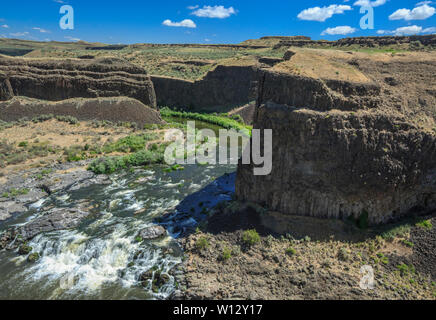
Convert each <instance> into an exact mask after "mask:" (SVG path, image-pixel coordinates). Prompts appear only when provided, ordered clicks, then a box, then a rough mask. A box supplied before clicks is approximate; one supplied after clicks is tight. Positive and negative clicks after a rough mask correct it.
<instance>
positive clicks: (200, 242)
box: [195, 236, 210, 251]
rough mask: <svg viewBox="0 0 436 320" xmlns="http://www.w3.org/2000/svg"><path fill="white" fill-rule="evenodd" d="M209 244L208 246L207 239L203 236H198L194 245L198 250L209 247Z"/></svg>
mask: <svg viewBox="0 0 436 320" xmlns="http://www.w3.org/2000/svg"><path fill="white" fill-rule="evenodd" d="M209 246H210V244H209V241H208V240H207V238H206V237H205V236H201V237H200V238H198V240H197V242H196V243H195V247H196V248H197V250H199V251H202V250H205V249H207V248H209Z"/></svg>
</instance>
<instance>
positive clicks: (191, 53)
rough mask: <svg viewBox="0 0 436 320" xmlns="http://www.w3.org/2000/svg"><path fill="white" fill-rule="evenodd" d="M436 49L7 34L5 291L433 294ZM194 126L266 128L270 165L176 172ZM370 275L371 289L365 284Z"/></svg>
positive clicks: (162, 295) (0, 226) (0, 209)
mask: <svg viewBox="0 0 436 320" xmlns="http://www.w3.org/2000/svg"><path fill="white" fill-rule="evenodd" d="M434 39H435V37H434V36H416V37H415V36H412V37H377V38H347V39H341V40H338V41H336V42H324V41H312V40H311V39H310V38H308V37H303V36H299V37H263V38H260V39H254V40H247V41H245V42H243V43H241V44H235V45H189V44H184V45H157V44H136V45H116V46H113V45H104V44H98V43H96V44H91V43H86V42H78V43H75V44H70V43H57V42H49V43H46V44H44V45H42V44H40V43H37V42H29V43H23V42H22V41H18V40H13V41H12V40H11V41H9V42H6V40H4V39H1V41H0V52H1V53H3V54H8V56H6V55H0V120H1V121H0V135H1V136H2V138H3V139H1V144H0V147H1V148H2V149H1V150H2V151H3V153H4V154H2V155H1V156H0V195H1V196H0V230H1V231H0V248H1V249H4V250H2V251H1V252H0V253H1V254H2V259H3V261H5V265H6V267H5V270H7V272H6V273H5V276H4V277H5V278H4V279H2V280H4V281H2V282H1V283H2V284H1V286H0V288H1V289H2V290H0V293H1V292H2V293H3V294H4V296H5V297H6V296H7V294H9V293H10V294H11V295H12V296H21V297H22V296H25V297H27V296H28V295H29V294H30V293H28V292H26V290H24V289H23V288H26V286H27V283H25V284H24V285H23V286H21V287H20V288H21V289H16V291H14V290H15V289H13V288H14V283H13V282H11V280H10V279H12V275H14V274H15V273H16V274H18V275H19V277H22V278H26V277H27V278H26V279H30V278H32V281H35V283H37V284H38V285H39V284H41V283H42V282H43V281H44V279H45V277H48V276H52V277H53V278H54V279H58V278H59V277H60V276H61V275H60V274H59V273H57V271H56V270H54V269H52V268H51V267H50V266H56V267H57V268H58V269H59V270H64V269H65V270H67V269H68V270H70V269H71V270H72V271H71V270H70V271H71V272H72V274H73V275H74V277H76V278H79V279H80V281H77V282H76V283H74V285H73V287H74V290H72V291H71V292H69V291H68V290H58V289H57V284H56V283H54V282H53V283H51V284H50V286H52V287H50V286H47V287H45V289H44V290H43V291H42V292H38V293H37V294H40V296H41V297H44V298H53V297H54V298H61V299H62V298H83V297H86V298H95V297H101V296H99V294H100V293H101V292H104V294H103V296H104V297H106V298H115V299H118V298H126V297H128V298H132V297H133V298H139V299H156V298H157V299H168V298H171V299H216V298H219V299H220V298H229V299H250V298H252V299H265V298H266V299H277V298H279V299H290V298H295V299H299V298H300V299H316V298H322V299H337V298H340V297H343V296H349V297H351V298H352V299H383V298H389V299H405V298H412V299H420V298H422V297H425V298H429V297H431V295H432V294H434V293H433V292H434V288H433V287H432V285H431V282H429V281H430V280H428V279H432V281H434V277H435V274H434V268H432V266H433V265H434V257H435V254H434V253H435V248H436V247H435V246H434V241H435V237H434V234H435V227H434V225H432V223H431V222H432V221H433V223H434V214H435V212H436V160H435V159H436V79H435V76H434V75H435V74H436V56H435V53H434V45H435V40H434ZM150 70H152V71H150ZM171 112H172V113H171ZM168 114H169V115H171V116H169V115H168ZM189 119H190V120H195V121H196V124H197V123H198V124H199V127H207V126H212V125H213V126H215V127H214V128H213V129H214V130H216V131H218V130H219V129H220V128H224V127H225V128H228V126H230V127H232V128H241V127H244V128H249V129H251V128H253V129H259V130H261V131H262V130H266V129H271V130H272V133H273V137H272V172H271V174H268V175H264V176H257V175H254V174H253V169H254V168H255V167H256V166H255V165H250V164H243V163H242V162H241V161H240V163H239V164H238V165H237V168H236V167H235V166H210V165H207V164H206V165H204V164H202V165H199V164H196V165H193V166H188V165H187V166H185V167H183V166H181V167H180V166H168V165H165V163H163V160H162V157H161V156H162V154H163V151H164V149H165V147H166V146H167V145H168V143H169V142H168V141H166V140H165V139H164V135H165V133H166V132H167V131H168V130H173V129H174V128H177V129H180V128H182V127H184V124H185V123H186V121H187V120H189ZM202 119H203V120H204V121H203V120H202ZM261 149H262V148H261ZM24 155H25V156H26V157H27V158H26V157H24ZM410 221H412V222H410ZM153 228H159V229H153ZM401 228H402V229H401ZM398 229H401V230H402V232H400V231H398ZM150 230H158V231H159V232H156V234H158V236H156V237H154V235H152V236H150V238H149V236H148V235H149V234H150ZM404 230H407V231H404ZM248 231H250V232H251V233H250V232H249V233H248V235H253V234H257V233H258V234H257V237H258V238H259V239H258V240H256V239H257V238H256V237H254V240H253V241H252V242H253V243H249V241H248V242H247V232H248ZM151 234H154V233H153V232H151ZM249 240H250V239H249ZM411 241H413V243H414V244H412V245H411V246H410V245H409V242H411ZM36 253H37V254H38V256H36ZM309 253H310V254H309ZM32 254H33V255H32ZM65 257H68V259H69V260H68V261H69V264H65V261H66V260H65V259H64V258H65ZM17 261H18V262H17ZM108 261H109V262H108ZM386 261H387V262H386ZM16 262H17V263H16ZM32 263H33V264H32ZM363 264H371V265H376V267H375V268H376V269H377V271H378V272H379V277H380V278H378V279H377V281H379V283H380V286H382V287H381V288H382V289H381V290H380V291H377V292H369V291H364V290H360V289H359V288H356V286H355V284H354V282H355V280H356V279H358V276H359V268H360V266H361V265H363ZM412 264H413V265H414V266H416V274H415V273H414V272H415V271H414V272H411V271H410V272H409V271H408V272H409V273H406V276H405V275H404V274H403V273H405V272H406V271H404V268H405V267H402V268H403V269H401V272H400V271H398V270H397V269H398V266H402V265H406V267H407V268H408V266H409V265H412ZM12 265H15V269H14V267H12ZM70 266H74V268H72V267H70ZM63 268H64V269H63ZM11 270H12V271H11ZM14 270H15V271H14ZM223 270H224V271H225V272H223ZM400 273H401V274H400ZM29 274H30V275H29ZM382 277H384V279H385V280H381V278H382ZM426 277H428V279H427V278H426ZM96 279H97V280H96ZM241 279H244V281H241ZM386 279H387V280H386ZM412 280H413V281H415V282H413V283H412V282H411V281H412ZM28 281H30V280H28ZM32 283H33V282H32ZM398 283H400V284H401V285H400V287H401V288H400V289H399V287H398V286H397V284H398ZM406 285H407V286H410V288H409V287H408V288H403V287H404V286H406ZM92 286H94V287H92ZM323 286H324V287H326V288H327V289H326V288H324V287H323ZM91 287H92V290H91V289H90V291H89V292H88V291H86V290H88V289H89V288H91ZM331 288H337V290H336V289H335V290H332V289H331ZM32 290H33V289H32ZM83 292H87V293H86V294H83ZM33 293H34V294H35V292H33ZM2 297H3V296H2Z"/></svg>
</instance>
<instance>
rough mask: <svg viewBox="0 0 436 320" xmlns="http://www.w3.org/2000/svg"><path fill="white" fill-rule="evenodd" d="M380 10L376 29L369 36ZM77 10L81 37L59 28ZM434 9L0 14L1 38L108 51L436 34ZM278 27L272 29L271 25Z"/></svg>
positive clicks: (258, 6)
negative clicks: (369, 16) (369, 21)
mask: <svg viewBox="0 0 436 320" xmlns="http://www.w3.org/2000/svg"><path fill="white" fill-rule="evenodd" d="M368 4H369V5H371V8H372V9H373V10H374V28H373V29H362V25H361V23H360V21H361V19H362V17H363V16H365V15H366V13H367V12H366V11H364V12H363V13H360V9H361V6H363V5H368ZM65 5H70V6H71V7H72V8H73V9H74V29H73V30H69V29H67V30H63V29H61V27H60V25H59V21H60V19H61V18H62V17H63V16H64V14H61V13H60V9H61V7H62V6H65ZM435 13H436V9H435V3H434V2H433V1H410V0H398V1H392V0H374V1H369V0H357V1H356V0H337V1H334V0H333V1H327V0H320V1H310V2H305V3H295V2H292V3H283V2H281V1H272V2H271V3H269V5H268V6H265V4H264V3H263V2H260V1H250V2H248V1H229V0H224V1H220V2H210V1H203V0H202V1H187V0H178V1H174V0H171V1H165V2H164V3H159V4H155V3H144V2H142V1H138V0H128V1H125V2H123V5H120V4H119V2H116V1H105V2H103V1H101V0H100V1H98V0H97V1H93V2H92V3H88V2H85V1H83V0H71V1H66V0H65V1H64V0H42V1H39V2H38V3H35V2H34V1H33V2H32V1H31V0H22V1H20V2H14V3H4V4H2V6H1V9H0V38H6V39H17V40H30V41H42V42H44V41H57V42H76V41H85V42H88V43H96V42H98V43H105V44H126V45H129V44H136V43H154V44H237V43H240V42H243V41H245V40H249V39H258V38H261V37H264V36H297V35H303V36H308V37H311V38H312V39H313V40H328V41H334V40H338V39H341V38H350V37H368V36H387V35H404V36H407V35H426V34H434V33H436V15H435ZM271 22H273V23H271Z"/></svg>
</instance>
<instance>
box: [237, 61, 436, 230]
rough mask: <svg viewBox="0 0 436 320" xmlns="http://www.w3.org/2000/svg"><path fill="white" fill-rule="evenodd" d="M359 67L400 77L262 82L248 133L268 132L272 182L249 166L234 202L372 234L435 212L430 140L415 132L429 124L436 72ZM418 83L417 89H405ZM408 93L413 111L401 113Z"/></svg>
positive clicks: (435, 134) (241, 172)
mask: <svg viewBox="0 0 436 320" xmlns="http://www.w3.org/2000/svg"><path fill="white" fill-rule="evenodd" d="M360 63H361V70H363V71H368V70H370V69H371V68H372V67H374V70H381V69H382V68H386V69H390V74H391V75H397V74H399V73H397V72H400V71H401V70H404V71H403V75H402V76H401V77H400V76H399V78H398V79H397V80H398V82H397V84H396V86H395V87H392V86H390V85H389V84H386V83H385V82H384V81H383V80H384V77H385V74H384V73H383V72H384V71H383V72H382V73H381V74H376V73H374V74H373V75H372V79H373V82H371V83H366V84H360V83H351V82H342V81H330V80H329V81H326V80H320V79H314V78H305V77H302V76H297V75H290V74H280V73H275V72H271V71H263V72H262V74H261V79H260V81H259V98H258V101H257V105H256V112H255V120H254V128H257V129H272V132H273V140H272V144H273V146H272V150H273V153H272V172H271V174H270V175H267V176H255V175H254V174H253V167H254V166H253V165H243V164H242V163H240V164H239V165H238V172H237V181H236V194H237V197H238V199H239V200H242V201H250V202H255V203H258V204H261V205H263V206H265V207H267V208H269V209H270V210H274V211H279V212H281V213H283V214H295V215H304V216H316V217H325V218H348V217H350V216H352V217H354V218H356V219H358V218H360V217H364V219H367V220H368V222H369V223H371V224H378V223H384V222H387V221H390V220H394V219H397V218H399V217H402V216H404V215H407V214H410V213H428V212H430V211H431V210H436V161H435V159H436V130H435V131H433V130H434V129H432V128H431V127H423V126H422V125H421V124H420V123H419V122H422V123H424V122H425V121H424V119H426V121H427V122H428V123H432V125H434V123H435V122H434V120H435V118H436V114H435V113H434V110H433V109H432V108H434V98H435V97H434V95H432V94H431V92H430V91H428V88H429V87H430V86H431V85H434V79H433V82H432V80H431V79H432V77H433V76H432V74H433V75H434V72H435V70H434V69H435V68H436V65H435V63H434V62H431V63H428V62H426V63H422V64H419V63H414V64H411V63H410V64H409V65H407V66H406V63H404V64H401V63H400V64H398V65H397V66H396V67H393V66H394V65H389V63H386V62H385V61H383V62H377V63H372V64H370V63H368V68H367V70H366V69H365V67H363V65H364V64H365V63H364V61H361V62H360ZM378 63H380V65H378ZM373 64H375V66H373ZM382 64H383V66H382ZM397 67H398V69H397ZM426 70H427V71H426ZM415 76H420V77H421V83H420V84H419V83H418V82H414V81H412V82H411V81H410V80H409V81H407V79H413V78H414V77H415ZM402 77H403V78H402ZM379 78H380V81H379ZM403 79H404V82H403ZM402 85H404V86H403V87H402V88H401V86H402ZM419 85H420V86H421V87H418V86H419ZM412 86H415V87H412ZM406 92H407V95H408V101H409V103H410V104H409V105H407V106H403V107H405V109H404V110H401V106H399V105H397V104H396V101H397V100H399V99H402V100H400V101H405V100H404V96H403V95H404V94H405V93H406ZM410 97H413V99H414V98H417V99H416V101H418V100H419V99H421V100H422V101H424V100H425V101H428V102H429V103H428V104H427V103H426V104H425V105H424V104H418V102H416V103H414V101H415V100H413V99H412V98H410ZM426 99H427V100H426ZM406 101H407V100H406ZM403 103H405V102H403ZM432 110H433V111H432ZM406 112H409V114H406ZM429 114H430V115H431V114H433V119H432V118H431V117H432V116H428V115H429ZM420 120H422V121H420Z"/></svg>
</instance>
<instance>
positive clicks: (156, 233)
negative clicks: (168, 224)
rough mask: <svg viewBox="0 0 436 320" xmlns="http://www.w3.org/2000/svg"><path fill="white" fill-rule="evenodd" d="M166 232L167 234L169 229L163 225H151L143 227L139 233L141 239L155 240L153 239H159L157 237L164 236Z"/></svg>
mask: <svg viewBox="0 0 436 320" xmlns="http://www.w3.org/2000/svg"><path fill="white" fill-rule="evenodd" d="M166 234H167V231H166V230H165V228H164V227H162V226H151V227H148V228H145V229H142V230H141V231H140V232H139V233H138V237H139V238H140V239H141V240H153V239H157V238H160V237H163V236H164V235H166Z"/></svg>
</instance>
